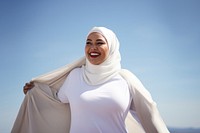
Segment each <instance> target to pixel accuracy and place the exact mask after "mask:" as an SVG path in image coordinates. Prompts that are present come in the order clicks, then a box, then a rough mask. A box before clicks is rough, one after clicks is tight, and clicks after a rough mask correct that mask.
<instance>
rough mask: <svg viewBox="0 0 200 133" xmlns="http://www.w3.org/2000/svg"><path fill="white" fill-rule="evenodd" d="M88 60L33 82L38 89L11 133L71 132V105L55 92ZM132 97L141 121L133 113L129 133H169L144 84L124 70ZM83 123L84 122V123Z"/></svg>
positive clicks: (27, 98) (29, 95) (128, 121)
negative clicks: (60, 98) (74, 70)
mask: <svg viewBox="0 0 200 133" xmlns="http://www.w3.org/2000/svg"><path fill="white" fill-rule="evenodd" d="M84 63H85V58H81V59H80V60H78V61H76V62H74V63H72V64H69V65H67V66H65V67H63V68H60V69H57V70H55V71H53V72H50V73H48V74H45V75H42V76H39V77H37V78H35V79H33V81H34V83H35V87H34V88H32V89H31V90H30V91H29V92H28V93H27V94H26V96H25V99H24V101H23V103H22V105H21V108H20V110H19V113H18V116H17V118H16V121H15V123H14V126H13V128H12V131H11V133H68V132H69V130H70V116H71V113H70V106H69V104H63V103H61V102H60V101H59V100H57V98H56V96H55V93H56V92H57V91H58V90H59V88H60V86H61V85H62V84H63V82H64V80H65V79H66V77H67V75H68V74H69V72H70V71H71V70H72V69H74V68H76V67H81V66H82V65H84ZM120 74H121V76H122V77H123V78H124V79H125V80H126V81H127V83H128V85H129V88H130V92H131V95H132V99H133V101H132V104H131V108H130V109H131V110H134V111H135V112H136V115H137V116H138V118H139V122H140V123H141V124H140V123H138V121H137V120H136V119H135V118H134V117H132V115H131V114H130V113H129V114H128V116H127V118H126V126H127V129H128V132H129V133H144V130H145V132H146V133H169V131H168V130H167V128H166V126H165V124H164V122H163V120H162V118H161V116H160V114H159V112H158V109H157V107H156V104H155V102H154V101H153V100H152V98H151V95H150V94H149V92H148V91H147V90H146V89H145V88H144V86H143V85H142V84H141V82H140V81H139V80H138V79H137V77H136V76H134V75H133V74H132V73H131V72H129V71H128V70H121V72H120ZM80 124H81V123H80Z"/></svg>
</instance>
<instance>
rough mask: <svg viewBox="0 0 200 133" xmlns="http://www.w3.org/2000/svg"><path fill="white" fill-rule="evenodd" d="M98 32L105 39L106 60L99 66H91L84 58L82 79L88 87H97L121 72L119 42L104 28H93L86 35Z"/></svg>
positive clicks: (113, 34) (112, 33)
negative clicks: (107, 50) (107, 53)
mask: <svg viewBox="0 0 200 133" xmlns="http://www.w3.org/2000/svg"><path fill="white" fill-rule="evenodd" d="M93 32H98V33H100V34H101V35H103V36H104V37H105V39H106V40H107V43H108V47H109V55H108V58H107V59H106V60H105V61H104V62H103V63H101V64H99V65H93V64H91V63H90V62H89V60H88V59H87V58H86V65H85V66H82V69H83V78H84V80H85V82H86V83H87V84H89V85H99V84H102V83H105V82H107V81H108V80H110V79H111V78H113V77H114V76H116V75H117V74H118V72H119V70H121V64H120V61H121V56H120V52H119V45H120V44H119V41H118V39H117V37H116V35H115V33H114V32H112V31H111V30H110V29H107V28H105V27H94V28H92V29H91V30H90V32H89V33H88V35H89V34H91V33H93Z"/></svg>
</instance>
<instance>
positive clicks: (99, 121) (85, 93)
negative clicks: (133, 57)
mask: <svg viewBox="0 0 200 133" xmlns="http://www.w3.org/2000/svg"><path fill="white" fill-rule="evenodd" d="M120 60H121V56H120V52H119V42H118V39H117V37H116V35H115V34H114V33H113V32H112V31H111V30H109V29H107V28H105V27H94V28H92V30H91V31H90V32H89V34H88V36H87V40H86V45H85V57H84V58H81V59H80V60H78V61H76V62H74V63H72V64H70V65H67V66H66V67H63V68H61V69H58V70H56V71H54V72H52V73H49V74H46V75H43V76H40V77H38V78H36V79H34V80H33V81H32V82H31V83H30V84H27V85H26V86H25V87H24V92H25V93H26V92H27V90H30V89H31V88H32V87H33V86H34V89H31V91H28V93H27V94H26V97H25V101H24V103H23V104H22V107H21V109H20V112H19V114H18V117H17V119H16V122H15V124H14V127H13V129H12V132H13V133H14V132H37V133H39V132H52V133H53V132H58V133H59V132H60V133H61V132H63V133H64V132H70V133H80V132H83V133H127V132H137V133H140V132H147V133H158V132H159V133H168V132H169V131H168V130H167V128H166V126H165V124H164V122H163V120H162V118H161V117H160V115H159V112H158V110H157V107H156V104H155V102H154V101H153V100H152V98H151V95H150V94H149V92H148V91H147V90H146V89H145V88H144V87H143V85H142V84H141V82H140V81H139V80H138V79H137V78H136V77H135V76H134V75H133V74H132V73H131V72H129V71H128V70H124V69H121V64H120ZM33 82H34V83H33ZM30 101H31V102H30ZM59 101H61V102H62V103H65V105H63V104H61V103H60V102H59ZM41 102H42V103H41ZM70 112H71V113H70ZM129 112H131V115H130V113H129ZM24 114H26V115H24ZM52 116H53V117H52ZM19 122H20V124H18V123H19ZM56 123H58V124H57V125H55V124H56ZM24 124H25V125H26V126H24Z"/></svg>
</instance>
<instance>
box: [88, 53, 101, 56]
mask: <svg viewBox="0 0 200 133" xmlns="http://www.w3.org/2000/svg"><path fill="white" fill-rule="evenodd" d="M90 55H92V56H96V55H99V54H98V53H90Z"/></svg>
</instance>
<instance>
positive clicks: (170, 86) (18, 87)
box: [0, 0, 200, 133]
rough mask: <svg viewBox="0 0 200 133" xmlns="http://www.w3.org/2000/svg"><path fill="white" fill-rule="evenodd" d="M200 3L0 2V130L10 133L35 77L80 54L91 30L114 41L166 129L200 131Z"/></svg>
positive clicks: (157, 0) (158, 0)
mask: <svg viewBox="0 0 200 133" xmlns="http://www.w3.org/2000/svg"><path fill="white" fill-rule="evenodd" d="M199 6H200V1H199V0H168V1H164V0H162V1H161V0H140V1H138V0H130V1H122V0H121V1H120V0H119V1H115V0H110V1H107V0H102V1H98V0H84V1H81V0H79V1H78V0H73V1H72V0H71V1H70V0H58V1H56V0H40V1H39V0H36V1H25V0H24V1H23V0H18V1H14V0H13V1H12V0H2V1H1V2H0V16H1V17H0V18H1V19H0V61H1V65H0V67H1V69H0V74H1V76H0V81H1V84H0V87H1V88H0V89H1V93H0V95H1V96H0V97H1V106H0V110H1V113H0V131H3V132H5V133H7V132H9V131H10V129H11V128H12V125H13V122H14V120H15V118H16V115H17V113H18V110H19V108H20V105H21V103H22V101H23V98H24V94H23V92H22V88H23V86H24V84H25V83H26V82H28V81H29V80H30V79H32V78H33V77H36V76H38V75H40V74H43V73H46V72H49V71H51V70H54V69H56V68H58V67H61V66H63V65H65V64H68V63H70V62H72V61H74V60H76V59H78V58H79V57H81V56H83V55H84V45H85V38H86V35H87V33H88V31H89V30H90V29H91V28H92V27H93V26H105V27H107V28H110V29H112V30H113V31H114V32H115V33H116V34H117V36H118V38H119V40H120V43H121V47H120V51H121V55H122V66H123V68H126V69H129V70H131V71H132V72H133V73H135V74H136V75H137V77H138V78H139V79H140V80H141V81H142V83H143V84H144V86H145V87H146V88H147V89H148V90H149V91H150V93H151V94H152V97H153V99H154V100H155V101H156V102H157V104H158V108H159V110H160V113H161V115H162V117H163V119H164V121H165V122H166V124H167V125H168V126H170V127H200V114H199V110H200V96H199V95H200V59H199V57H200V52H199V50H200V15H199V12H200V8H199Z"/></svg>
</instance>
